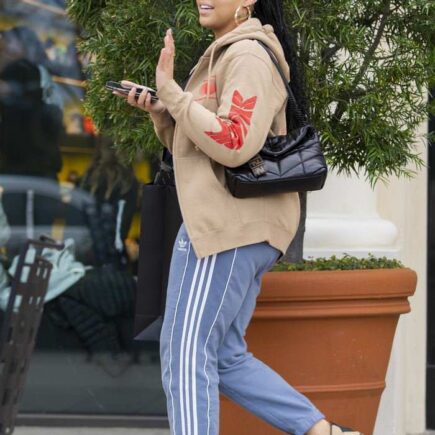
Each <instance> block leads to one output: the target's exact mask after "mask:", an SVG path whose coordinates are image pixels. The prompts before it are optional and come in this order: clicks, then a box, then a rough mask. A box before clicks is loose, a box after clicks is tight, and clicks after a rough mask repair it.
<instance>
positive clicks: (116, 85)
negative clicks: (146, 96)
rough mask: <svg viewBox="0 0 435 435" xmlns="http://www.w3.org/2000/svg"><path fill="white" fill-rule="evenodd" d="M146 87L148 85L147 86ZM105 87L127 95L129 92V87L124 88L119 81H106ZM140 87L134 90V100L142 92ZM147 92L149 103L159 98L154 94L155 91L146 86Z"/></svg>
mask: <svg viewBox="0 0 435 435" xmlns="http://www.w3.org/2000/svg"><path fill="white" fill-rule="evenodd" d="M147 88H148V86H147ZM106 89H108V90H109V91H118V92H120V93H121V94H124V95H128V93H129V92H130V89H131V88H126V87H124V86H122V85H121V83H119V82H113V81H109V82H107V83H106ZM142 90H143V89H142V88H138V89H137V90H136V95H135V97H136V100H137V99H138V98H139V96H140V94H141V93H142ZM148 92H149V93H150V94H151V103H154V102H155V101H157V100H158V99H159V97H158V96H157V95H156V94H157V93H156V91H155V90H154V89H152V88H148Z"/></svg>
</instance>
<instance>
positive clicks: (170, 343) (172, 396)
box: [169, 242, 191, 433]
mask: <svg viewBox="0 0 435 435" xmlns="http://www.w3.org/2000/svg"><path fill="white" fill-rule="evenodd" d="M190 246H191V243H190V242H189V248H188V250H187V256H186V264H185V266H184V272H183V278H182V279H181V284H180V289H179V291H178V298H177V305H176V306H175V313H174V320H173V322H172V328H171V339H170V341H169V393H170V395H171V403H172V424H173V427H174V433H177V431H176V428H175V425H176V419H175V410H174V395H173V394H172V390H171V385H172V339H173V337H174V328H175V320H176V319H177V310H178V304H179V302H180V298H181V291H182V289H183V283H184V277H185V275H186V269H187V265H188V264H189V254H190Z"/></svg>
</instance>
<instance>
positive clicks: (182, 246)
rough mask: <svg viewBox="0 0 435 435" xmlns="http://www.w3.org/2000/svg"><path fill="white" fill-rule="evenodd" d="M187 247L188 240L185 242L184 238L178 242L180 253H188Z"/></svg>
mask: <svg viewBox="0 0 435 435" xmlns="http://www.w3.org/2000/svg"><path fill="white" fill-rule="evenodd" d="M186 246H187V240H184V238H181V239H180V240H179V241H178V248H177V249H178V250H179V251H187V249H186Z"/></svg>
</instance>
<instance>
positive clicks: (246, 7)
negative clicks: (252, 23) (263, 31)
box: [234, 6, 252, 25]
mask: <svg viewBox="0 0 435 435" xmlns="http://www.w3.org/2000/svg"><path fill="white" fill-rule="evenodd" d="M240 8H245V9H247V10H248V15H245V16H244V17H240V16H239V12H240ZM251 15H252V12H251V8H250V7H249V6H239V7H238V8H237V10H236V13H235V14H234V21H235V22H236V24H237V25H239V24H241V23H242V22H243V21H247V20H249V18H251ZM240 18H245V19H244V20H243V21H240Z"/></svg>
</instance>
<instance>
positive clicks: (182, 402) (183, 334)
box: [179, 259, 201, 435]
mask: <svg viewBox="0 0 435 435" xmlns="http://www.w3.org/2000/svg"><path fill="white" fill-rule="evenodd" d="M200 263H201V260H198V259H197V260H196V267H195V273H194V275H193V279H192V285H191V286H190V290H189V299H188V301H187V307H186V311H185V314H184V323H183V333H182V336H181V345H180V373H179V377H180V378H179V389H180V412H181V432H182V435H186V423H185V420H184V418H185V416H184V385H183V362H184V359H183V358H184V340H185V338H186V326H187V320H188V318H189V314H188V313H189V308H190V303H191V301H192V295H193V289H194V287H195V284H196V278H197V276H198V270H199V266H200ZM186 387H188V386H187V385H186ZM189 435H190V434H189Z"/></svg>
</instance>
